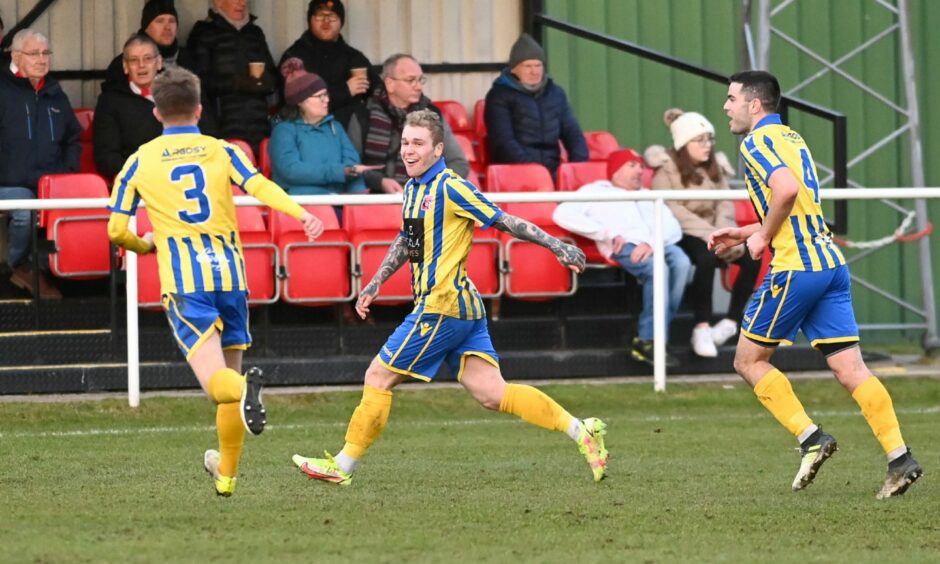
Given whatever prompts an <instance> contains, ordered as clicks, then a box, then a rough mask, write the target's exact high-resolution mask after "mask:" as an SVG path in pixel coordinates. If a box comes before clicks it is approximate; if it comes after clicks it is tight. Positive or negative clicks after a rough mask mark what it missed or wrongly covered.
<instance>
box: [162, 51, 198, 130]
mask: <svg viewBox="0 0 940 564" xmlns="http://www.w3.org/2000/svg"><path fill="white" fill-rule="evenodd" d="M153 102H154V104H155V105H156V106H157V111H159V112H160V115H162V116H163V117H164V119H168V120H170V121H173V120H180V119H188V118H194V117H196V108H197V107H198V106H199V77H197V76H196V75H195V74H193V73H191V72H189V71H188V70H186V69H184V68H181V67H178V66H175V65H171V66H169V67H167V68H166V69H164V70H163V72H162V73H160V74H158V75H157V78H155V79H154V80H153Z"/></svg>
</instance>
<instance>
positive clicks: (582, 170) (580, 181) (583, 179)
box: [558, 161, 607, 192]
mask: <svg viewBox="0 0 940 564" xmlns="http://www.w3.org/2000/svg"><path fill="white" fill-rule="evenodd" d="M598 180H607V163H602V162H590V161H588V162H583V163H562V164H560V165H558V190H559V191H566V192H573V191H575V190H577V189H578V188H580V187H582V186H584V185H585V184H590V183H591V182H596V181H598Z"/></svg>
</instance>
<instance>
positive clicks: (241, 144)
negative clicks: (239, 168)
mask: <svg viewBox="0 0 940 564" xmlns="http://www.w3.org/2000/svg"><path fill="white" fill-rule="evenodd" d="M225 141H226V142H228V143H231V144H232V145H235V146H236V147H238V148H239V149H241V150H242V152H244V153H245V156H246V157H248V160H249V161H251V164H252V165H254V166H258V160H257V159H256V158H255V150H254V149H252V148H251V144H250V143H248V141H245V140H244V139H226V140H225Z"/></svg>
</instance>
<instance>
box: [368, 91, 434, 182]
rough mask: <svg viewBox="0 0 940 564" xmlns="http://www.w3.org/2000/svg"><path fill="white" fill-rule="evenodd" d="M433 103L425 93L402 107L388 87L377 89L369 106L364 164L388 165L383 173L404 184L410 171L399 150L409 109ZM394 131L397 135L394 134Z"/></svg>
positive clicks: (370, 99)
mask: <svg viewBox="0 0 940 564" xmlns="http://www.w3.org/2000/svg"><path fill="white" fill-rule="evenodd" d="M430 104H431V99H430V98H428V97H427V96H423V95H422V96H421V99H420V100H418V102H417V103H415V104H412V105H410V106H408V107H407V108H406V109H402V108H399V107H398V106H395V105H393V104H391V103H389V101H388V94H387V93H386V92H385V90H384V89H377V90H376V92H375V94H374V95H373V96H372V98H369V101H368V102H367V103H366V109H368V110H369V126H368V127H369V129H368V132H367V133H366V139H365V144H364V146H363V150H362V164H366V165H376V164H380V165H385V169H384V170H383V171H382V173H383V174H384V175H385V176H386V177H388V178H394V179H395V180H396V181H397V182H398V183H400V184H401V185H404V184H405V182H407V181H408V173H407V172H405V163H404V162H402V160H401V155H400V152H399V151H400V149H401V132H402V130H403V129H404V128H405V116H407V115H408V113H409V112H413V111H416V110H423V109H425V108H427V107H428V106H429V105H430ZM432 109H433V108H432ZM393 132H394V133H395V135H392V133H393Z"/></svg>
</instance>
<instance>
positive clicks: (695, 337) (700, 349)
mask: <svg viewBox="0 0 940 564" xmlns="http://www.w3.org/2000/svg"><path fill="white" fill-rule="evenodd" d="M692 350H694V351H695V354H697V355H699V356H703V357H706V358H715V357H716V356H718V349H717V348H715V343H714V341H712V328H711V327H708V326H705V327H696V328H695V329H693V330H692Z"/></svg>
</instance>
